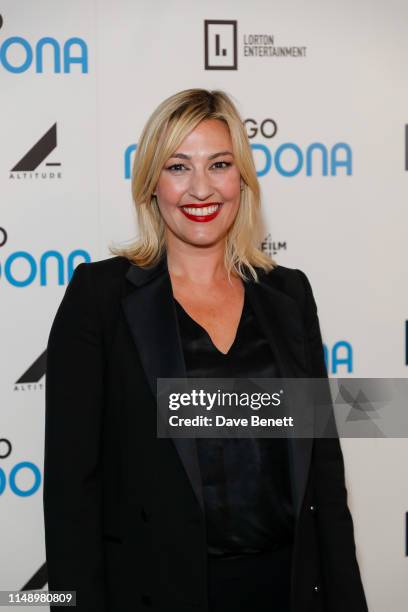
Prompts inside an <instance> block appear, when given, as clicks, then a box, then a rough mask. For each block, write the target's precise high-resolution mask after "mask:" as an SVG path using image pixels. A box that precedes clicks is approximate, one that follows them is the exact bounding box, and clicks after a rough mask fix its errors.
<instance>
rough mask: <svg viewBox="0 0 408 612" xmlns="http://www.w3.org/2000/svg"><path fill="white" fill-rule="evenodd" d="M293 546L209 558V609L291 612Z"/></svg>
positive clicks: (213, 610) (221, 611)
mask: <svg viewBox="0 0 408 612" xmlns="http://www.w3.org/2000/svg"><path fill="white" fill-rule="evenodd" d="M291 554H292V548H291V546H289V547H286V548H281V549H279V550H274V551H268V552H265V553H262V554H259V555H249V556H246V557H240V558H235V559H234V558H232V559H217V558H211V557H210V558H209V559H208V594H209V610H210V612H290V572H291Z"/></svg>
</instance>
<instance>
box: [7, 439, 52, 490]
mask: <svg viewBox="0 0 408 612" xmlns="http://www.w3.org/2000/svg"><path fill="white" fill-rule="evenodd" d="M12 450H13V447H12V444H11V442H10V440H8V439H7V438H0V461H1V462H2V463H1V464H0V495H3V493H5V492H6V491H9V492H10V493H12V494H14V495H17V496H18V497H31V496H32V495H34V494H35V493H36V492H37V491H38V489H39V488H40V485H41V480H42V477H41V472H40V469H39V468H38V466H37V465H36V464H35V463H33V462H32V461H19V462H18V463H16V464H14V465H12V466H10V465H7V466H6V465H4V463H3V461H4V462H5V463H6V464H8V463H9V458H10V456H11V455H12Z"/></svg>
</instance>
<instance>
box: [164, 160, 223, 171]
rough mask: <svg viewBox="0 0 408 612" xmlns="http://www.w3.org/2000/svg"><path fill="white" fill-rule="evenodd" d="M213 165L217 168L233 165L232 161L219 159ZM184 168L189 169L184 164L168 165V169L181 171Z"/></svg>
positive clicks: (221, 168)
mask: <svg viewBox="0 0 408 612" xmlns="http://www.w3.org/2000/svg"><path fill="white" fill-rule="evenodd" d="M221 164H224V165H221ZM213 166H214V167H215V169H216V170H224V169H225V168H228V167H229V166H231V162H226V161H218V162H215V163H214V164H213ZM182 168H184V169H186V170H188V168H186V167H185V165H184V164H172V165H171V166H167V168H166V170H170V171H174V172H179V171H180V170H181V169H182Z"/></svg>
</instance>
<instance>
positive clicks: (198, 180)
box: [189, 170, 214, 200]
mask: <svg viewBox="0 0 408 612" xmlns="http://www.w3.org/2000/svg"><path fill="white" fill-rule="evenodd" d="M189 193H190V196H191V197H193V198H196V199H197V200H207V199H208V198H209V197H211V196H212V195H213V193H214V189H213V187H212V185H211V181H210V178H209V177H208V175H207V174H206V172H204V171H200V170H195V171H194V172H192V173H191V177H190V184H189Z"/></svg>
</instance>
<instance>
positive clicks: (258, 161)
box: [244, 118, 353, 178]
mask: <svg viewBox="0 0 408 612" xmlns="http://www.w3.org/2000/svg"><path fill="white" fill-rule="evenodd" d="M244 125H245V127H246V129H247V134H248V139H249V141H250V142H251V141H252V140H253V139H254V138H256V137H258V138H262V139H264V140H265V141H266V142H256V143H253V142H251V148H252V152H253V156H254V161H255V166H256V169H257V175H258V176H260V177H262V176H265V175H267V174H270V173H271V172H275V173H277V174H279V175H280V176H283V177H285V178H293V177H296V176H298V175H299V174H301V175H304V176H307V177H311V176H316V175H317V176H338V174H341V175H346V176H351V175H352V173H353V153H352V149H351V146H350V145H349V144H347V143H346V142H336V143H334V144H332V145H328V144H325V143H323V142H320V141H315V142H312V143H310V144H308V145H299V144H297V143H296V142H283V143H280V144H277V145H276V146H275V147H273V146H271V144H270V141H271V140H272V139H274V138H276V137H277V135H278V131H279V130H278V123H277V121H276V120H274V119H272V118H266V119H262V120H261V121H260V122H258V121H257V120H256V119H253V118H249V119H245V120H244Z"/></svg>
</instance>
